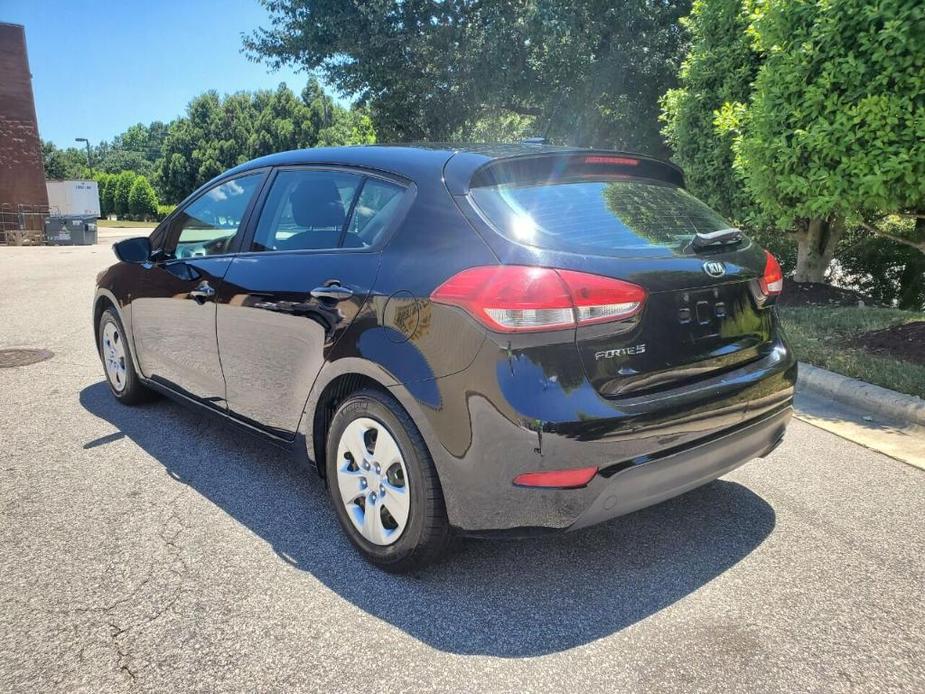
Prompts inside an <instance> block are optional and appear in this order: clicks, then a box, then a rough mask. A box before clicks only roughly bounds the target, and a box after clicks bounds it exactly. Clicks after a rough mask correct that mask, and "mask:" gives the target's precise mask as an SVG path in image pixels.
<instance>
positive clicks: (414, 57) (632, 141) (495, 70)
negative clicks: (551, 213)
mask: <svg viewBox="0 0 925 694" xmlns="http://www.w3.org/2000/svg"><path fill="white" fill-rule="evenodd" d="M262 1H263V4H264V5H265V6H266V8H267V10H268V11H269V13H270V25H269V27H268V28H262V29H258V30H257V31H256V32H255V33H253V34H251V35H250V36H249V37H247V38H246V39H245V41H244V44H245V48H246V50H247V51H248V54H249V56H250V57H252V58H253V59H255V60H265V61H267V62H268V63H270V64H271V65H273V66H280V65H283V64H292V65H297V66H300V67H304V68H306V69H307V70H309V71H313V72H315V73H318V74H320V75H322V76H323V77H324V79H325V81H326V82H327V83H329V84H331V85H332V86H334V87H335V88H336V89H338V90H339V91H340V92H342V93H344V94H350V95H352V96H354V97H356V98H357V99H358V103H359V104H361V105H363V106H366V107H368V109H369V112H370V115H371V117H372V121H373V123H374V125H375V128H376V131H377V133H378V135H379V136H380V137H384V138H386V139H396V140H420V139H431V140H442V139H446V138H448V137H450V136H451V135H453V134H454V133H457V132H465V131H466V130H468V129H471V128H473V127H474V126H475V124H477V123H478V122H479V120H480V119H482V118H484V117H486V116H490V115H491V114H495V113H498V112H501V111H508V112H512V113H516V114H519V115H520V116H527V117H536V118H537V120H538V122H539V123H541V124H542V125H543V128H544V129H545V126H546V125H549V133H550V136H551V137H552V138H554V139H556V140H560V141H568V142H570V143H573V144H594V145H598V146H615V147H621V148H628V149H634V150H639V151H645V152H651V153H664V143H663V141H662V138H661V136H660V134H659V130H658V112H659V106H658V100H659V97H660V96H661V95H662V94H664V93H665V91H666V90H667V89H668V88H670V87H672V86H674V83H675V78H676V74H677V68H678V66H679V63H680V57H681V54H682V51H683V48H684V41H685V38H684V35H683V32H682V31H681V29H680V27H679V26H678V18H679V17H681V16H683V15H685V14H686V13H687V12H688V10H689V8H690V0H664V1H662V2H651V1H646V0H637V1H635V2H629V3H621V4H616V3H613V2H612V1H611V0H577V1H573V2H563V1H562V0H533V1H531V2H526V1H523V0H521V1H516V2H511V1H510V0H459V1H457V2H440V3H437V2H424V1H422V0H415V1H412V2H400V1H399V0H393V1H392V2H388V1H385V0H383V1H381V2H366V1H365V0H349V1H345V0H262Z"/></svg>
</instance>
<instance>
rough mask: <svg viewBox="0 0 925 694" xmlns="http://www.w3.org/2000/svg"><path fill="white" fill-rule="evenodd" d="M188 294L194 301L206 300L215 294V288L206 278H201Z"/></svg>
mask: <svg viewBox="0 0 925 694" xmlns="http://www.w3.org/2000/svg"><path fill="white" fill-rule="evenodd" d="M189 295H190V298H191V299H196V301H207V300H209V299H211V298H212V297H214V296H215V289H213V288H212V286H211V285H210V284H209V283H208V282H207V281H206V280H203V281H202V282H200V283H199V284H198V285H197V286H196V288H195V289H193V290H192V291H191V292H190V293H189Z"/></svg>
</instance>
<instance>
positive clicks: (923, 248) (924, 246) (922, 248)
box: [861, 221, 925, 253]
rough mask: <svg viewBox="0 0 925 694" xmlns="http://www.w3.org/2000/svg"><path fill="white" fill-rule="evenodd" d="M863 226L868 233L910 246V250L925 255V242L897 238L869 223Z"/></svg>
mask: <svg viewBox="0 0 925 694" xmlns="http://www.w3.org/2000/svg"><path fill="white" fill-rule="evenodd" d="M861 226H862V227H864V228H865V229H867V231H869V232H871V233H872V234H877V235H878V236H883V237H884V238H887V239H890V240H892V241H896V242H897V243H902V244H905V245H906V246H909V247H910V248H914V249H916V250H917V251H919V252H920V253H925V241H919V242H915V241H913V240H911V239H906V238H903V237H902V236H896V235H895V234H891V233H889V232H888V231H884V230H883V229H878V228H877V227H875V226H873V225H871V224H868V223H867V222H864V221H862V222H861Z"/></svg>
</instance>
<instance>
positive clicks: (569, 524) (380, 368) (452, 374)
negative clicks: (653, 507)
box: [93, 145, 796, 570]
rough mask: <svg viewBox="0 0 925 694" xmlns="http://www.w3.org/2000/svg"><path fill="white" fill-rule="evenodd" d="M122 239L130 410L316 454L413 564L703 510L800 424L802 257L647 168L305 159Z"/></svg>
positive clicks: (356, 527)
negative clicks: (682, 504) (493, 538)
mask: <svg viewBox="0 0 925 694" xmlns="http://www.w3.org/2000/svg"><path fill="white" fill-rule="evenodd" d="M115 251H116V255H117V256H118V257H119V259H120V261H121V262H119V263H117V264H115V265H113V266H112V267H111V268H109V269H108V270H106V271H105V272H103V273H102V274H101V275H100V276H99V278H98V289H97V292H96V299H95V304H94V316H93V319H94V324H95V328H96V338H97V342H98V346H99V351H100V355H101V357H102V360H103V364H104V366H105V371H106V376H107V379H108V381H109V384H110V386H111V388H112V392H113V394H114V395H115V397H116V398H118V399H119V400H120V401H122V402H124V403H126V404H134V403H138V402H140V401H142V400H144V399H145V398H146V397H148V396H149V395H151V394H152V393H153V392H155V391H156V392H159V393H163V394H166V395H169V396H171V397H174V398H176V399H179V400H181V401H184V402H187V403H191V404H195V405H197V406H199V407H201V408H205V409H207V410H211V411H213V412H214V413H216V414H218V415H219V416H221V417H224V418H226V419H227V420H229V421H232V422H234V423H236V424H238V425H241V426H243V427H245V428H247V429H250V430H252V431H255V432H259V433H261V434H263V435H265V436H268V437H270V438H272V439H274V440H276V441H277V442H283V443H286V444H288V445H291V446H293V447H295V448H296V449H297V450H299V451H306V452H307V458H308V459H309V460H310V461H313V463H314V465H315V466H316V468H317V470H318V472H319V473H320V474H321V475H322V476H323V477H324V479H325V480H326V483H327V486H328V488H329V490H330V496H331V501H332V503H333V505H334V508H335V510H336V513H337V516H338V518H339V519H340V522H341V525H342V526H343V528H344V531H345V532H346V533H347V535H348V536H349V538H350V539H351V541H352V542H353V544H354V545H356V547H357V548H358V549H359V550H360V552H362V553H363V554H364V555H365V556H366V557H367V558H368V559H369V560H371V561H372V562H375V563H376V564H379V565H381V566H383V567H385V568H388V569H391V570H405V569H409V568H411V567H415V566H420V565H421V564H423V563H426V562H428V561H431V560H432V559H433V558H434V557H435V556H436V555H437V554H438V553H439V552H440V550H441V549H442V548H443V546H444V545H445V544H446V542H447V539H448V538H449V536H450V535H451V534H452V533H453V532H454V531H455V532H459V533H463V534H468V535H494V534H508V535H513V536H517V535H527V534H534V533H538V532H541V531H547V530H576V529H579V528H583V527H586V526H588V525H591V524H593V523H598V522H600V521H604V520H607V519H609V518H613V517H615V516H619V515H621V514H625V513H629V512H631V511H634V510H636V509H640V508H642V507H644V506H648V505H650V504H654V503H657V502H659V501H662V500H664V499H667V498H669V497H672V496H675V495H677V494H681V493H682V492H685V491H687V490H689V489H692V488H694V487H697V486H698V485H701V484H704V483H706V482H709V481H711V480H713V479H715V478H717V477H719V476H720V475H723V474H725V473H727V472H729V471H730V470H732V469H733V468H735V467H737V466H739V465H741V464H743V463H745V462H746V461H749V460H751V459H753V458H760V457H763V456H765V455H766V454H767V453H768V452H770V451H771V450H772V449H773V448H774V447H775V446H777V445H778V443H780V441H781V437H782V436H783V434H784V428H785V427H786V425H787V422H788V420H789V419H790V416H791V401H792V398H793V386H794V382H795V380H796V362H795V361H794V358H793V356H792V354H791V351H790V349H789V347H788V346H787V343H786V342H785V340H784V337H783V335H782V333H781V329H780V325H779V322H778V320H777V316H776V315H775V309H774V300H775V297H776V295H777V294H779V293H780V291H781V287H782V281H783V280H782V275H781V270H780V266H779V265H778V263H777V261H776V260H775V259H774V257H773V256H771V255H770V254H769V253H768V252H767V251H765V250H763V249H761V248H759V247H758V246H757V245H755V244H754V243H753V242H752V241H750V240H749V239H748V238H747V237H745V236H743V235H742V234H741V233H740V232H739V231H738V230H736V229H730V228H729V224H728V223H727V222H725V221H724V220H723V219H722V218H721V217H720V216H719V215H718V214H717V213H715V212H714V211H713V210H711V209H710V208H709V207H707V206H706V205H704V204H703V203H702V202H700V201H698V200H697V199H696V198H694V197H692V196H691V195H690V194H689V193H687V192H686V191H685V189H684V181H683V177H682V174H681V172H680V171H679V170H678V169H677V168H675V167H674V166H672V165H670V164H666V163H663V162H660V161H657V160H653V159H649V158H646V157H641V156H636V155H628V154H621V153H614V152H607V151H595V150H578V149H565V148H561V149H560V148H550V147H543V146H530V145H524V146H512V147H493V148H489V147H470V148H453V147H436V146H433V147H355V148H336V149H312V150H303V151H296V152H284V153H281V154H276V155H272V156H269V157H264V158H262V159H257V160H255V161H252V162H249V163H247V164H243V165H241V166H239V167H237V168H235V169H232V170H231V171H229V172H227V173H225V174H223V175H221V176H219V177H218V178H216V179H215V180H213V181H211V182H210V183H208V184H206V185H205V186H203V187H202V188H201V189H200V190H198V191H196V192H195V193H194V194H193V195H191V196H190V197H189V198H188V199H187V200H185V201H184V202H183V203H182V204H181V205H180V206H179V207H178V208H177V210H176V211H175V212H173V213H172V214H171V215H170V216H169V217H168V218H167V219H165V220H164V221H163V222H162V223H161V224H160V226H158V227H157V229H155V230H154V232H153V233H152V234H151V236H150V237H149V238H138V239H129V240H126V241H122V242H121V243H118V244H116V246H115Z"/></svg>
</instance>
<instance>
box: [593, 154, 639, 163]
mask: <svg viewBox="0 0 925 694" xmlns="http://www.w3.org/2000/svg"><path fill="white" fill-rule="evenodd" d="M585 164H617V165H619V166H638V165H639V160H638V159H633V158H632V157H610V156H601V155H599V154H595V155H591V156H587V157H585Z"/></svg>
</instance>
